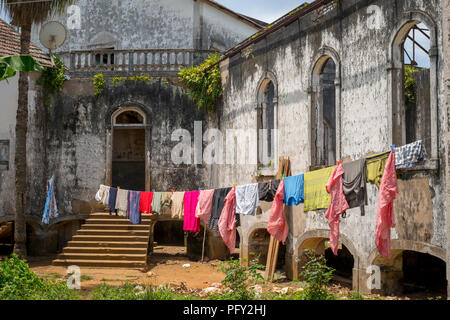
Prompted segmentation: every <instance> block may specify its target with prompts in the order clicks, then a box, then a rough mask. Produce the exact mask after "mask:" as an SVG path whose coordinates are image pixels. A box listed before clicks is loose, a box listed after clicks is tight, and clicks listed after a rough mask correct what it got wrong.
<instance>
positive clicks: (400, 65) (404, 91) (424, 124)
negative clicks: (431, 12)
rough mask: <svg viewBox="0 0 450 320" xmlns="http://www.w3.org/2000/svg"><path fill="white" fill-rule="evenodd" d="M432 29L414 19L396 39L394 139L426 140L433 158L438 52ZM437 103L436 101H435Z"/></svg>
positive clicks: (401, 141)
mask: <svg viewBox="0 0 450 320" xmlns="http://www.w3.org/2000/svg"><path fill="white" fill-rule="evenodd" d="M432 41H434V37H432V33H431V31H430V29H429V28H428V27H427V26H426V25H425V24H424V23H421V22H420V21H411V22H409V23H407V24H406V25H404V26H403V27H402V28H401V29H400V30H399V32H398V34H397V37H396V38H395V39H394V43H393V54H392V56H393V68H392V86H393V95H392V124H393V129H392V140H393V143H394V144H395V145H397V146H401V145H405V144H408V143H411V142H414V141H418V140H422V141H423V143H424V145H425V149H426V151H427V155H428V157H429V158H434V157H437V138H436V137H433V132H436V127H437V119H436V116H433V113H436V111H433V108H436V106H433V101H435V100H436V99H437V98H436V93H435V90H436V88H435V86H436V85H435V81H432V79H433V77H435V72H436V68H435V64H436V55H435V54H434V55H433V54H432V52H433V50H432V48H431V47H432ZM435 104H436V103H435Z"/></svg>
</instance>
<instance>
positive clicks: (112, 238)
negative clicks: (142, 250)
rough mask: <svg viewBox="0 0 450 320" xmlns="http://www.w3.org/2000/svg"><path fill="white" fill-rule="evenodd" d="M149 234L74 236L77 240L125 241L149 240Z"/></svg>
mask: <svg viewBox="0 0 450 320" xmlns="http://www.w3.org/2000/svg"><path fill="white" fill-rule="evenodd" d="M148 238H149V237H148V236H111V235H108V236H102V235H85V234H80V235H78V234H77V235H75V236H73V237H72V239H73V240H75V241H125V242H133V241H136V242H144V241H145V242H148Z"/></svg>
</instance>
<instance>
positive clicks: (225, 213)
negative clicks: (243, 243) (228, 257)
mask: <svg viewBox="0 0 450 320" xmlns="http://www.w3.org/2000/svg"><path fill="white" fill-rule="evenodd" d="M219 231H220V235H221V236H222V239H223V241H224V242H225V244H226V245H227V247H228V249H230V253H231V254H233V253H234V249H235V247H236V188H235V187H233V188H232V189H231V191H230V192H229V193H228V195H227V197H226V198H225V205H224V207H223V210H222V213H221V214H220V218H219Z"/></svg>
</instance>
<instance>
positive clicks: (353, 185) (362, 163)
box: [342, 159, 368, 216]
mask: <svg viewBox="0 0 450 320" xmlns="http://www.w3.org/2000/svg"><path fill="white" fill-rule="evenodd" d="M342 168H343V169H344V175H343V176H342V184H343V187H344V194H345V199H346V200H347V203H348V205H349V208H358V207H359V208H360V209H361V215H362V216H364V215H365V209H364V206H365V205H367V204H368V202H367V185H366V160H365V159H360V160H356V161H352V162H347V163H344V164H342Z"/></svg>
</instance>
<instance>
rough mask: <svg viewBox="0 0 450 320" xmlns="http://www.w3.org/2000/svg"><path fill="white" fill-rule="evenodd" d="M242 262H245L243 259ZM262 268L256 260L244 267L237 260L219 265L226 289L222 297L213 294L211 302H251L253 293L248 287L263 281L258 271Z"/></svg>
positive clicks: (253, 296)
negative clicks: (223, 275)
mask: <svg viewBox="0 0 450 320" xmlns="http://www.w3.org/2000/svg"><path fill="white" fill-rule="evenodd" d="M242 262H244V263H245V262H247V260H246V259H243V260H242ZM263 268H264V266H263V265H260V264H258V263H257V260H256V259H255V260H253V261H251V263H250V265H249V266H248V267H247V266H244V265H242V264H241V262H240V261H239V260H235V259H233V258H231V259H230V260H229V261H224V262H222V263H221V264H220V268H219V270H220V271H222V272H224V273H225V279H224V280H223V281H222V284H223V285H224V286H225V287H226V288H227V289H228V291H227V292H225V293H224V294H222V295H217V294H213V295H211V296H210V297H209V298H210V299H211V300H252V299H254V298H255V292H254V291H253V290H251V289H250V286H251V285H253V284H255V283H256V282H257V281H258V280H263V277H262V276H261V274H259V273H258V270H260V269H263Z"/></svg>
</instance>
